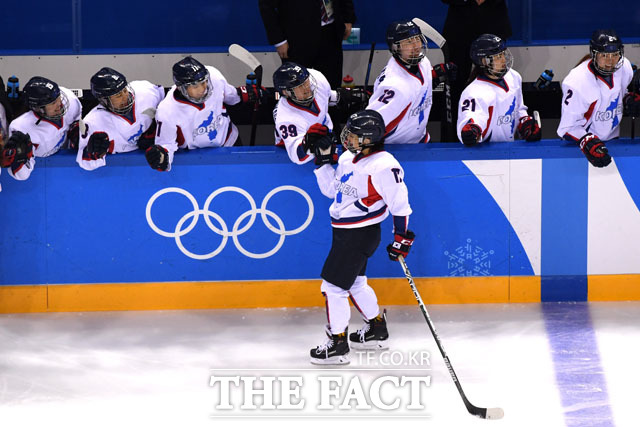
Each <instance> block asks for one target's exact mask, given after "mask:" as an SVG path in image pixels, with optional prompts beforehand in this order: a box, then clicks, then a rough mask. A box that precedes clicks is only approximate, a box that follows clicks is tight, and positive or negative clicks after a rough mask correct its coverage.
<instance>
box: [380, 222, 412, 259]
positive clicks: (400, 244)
mask: <svg viewBox="0 0 640 427" xmlns="http://www.w3.org/2000/svg"><path fill="white" fill-rule="evenodd" d="M415 238H416V235H415V234H414V233H413V231H409V230H407V232H406V233H405V234H400V233H396V234H394V235H393V243H391V244H390V245H388V246H387V253H388V254H389V259H390V260H391V261H397V260H398V256H399V255H402V257H403V258H406V257H407V255H409V250H410V249H411V245H413V241H414V240H415Z"/></svg>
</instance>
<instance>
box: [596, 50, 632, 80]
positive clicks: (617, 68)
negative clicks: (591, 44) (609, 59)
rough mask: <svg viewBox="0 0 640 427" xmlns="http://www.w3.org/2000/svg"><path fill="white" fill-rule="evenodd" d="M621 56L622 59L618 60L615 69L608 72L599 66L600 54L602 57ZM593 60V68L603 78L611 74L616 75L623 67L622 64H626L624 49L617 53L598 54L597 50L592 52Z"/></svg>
mask: <svg viewBox="0 0 640 427" xmlns="http://www.w3.org/2000/svg"><path fill="white" fill-rule="evenodd" d="M615 53H617V54H619V55H620V59H619V60H618V63H617V64H616V65H615V66H614V67H613V69H611V70H607V69H605V68H602V67H600V66H599V65H598V60H597V57H598V54H600V55H613V54H615ZM591 59H592V60H593V67H594V68H595V69H596V70H597V71H598V72H599V73H600V74H602V75H603V76H610V75H611V74H613V73H615V72H616V71H618V70H619V69H620V68H621V67H622V64H623V63H624V49H619V50H617V51H616V52H598V51H595V50H592V51H591Z"/></svg>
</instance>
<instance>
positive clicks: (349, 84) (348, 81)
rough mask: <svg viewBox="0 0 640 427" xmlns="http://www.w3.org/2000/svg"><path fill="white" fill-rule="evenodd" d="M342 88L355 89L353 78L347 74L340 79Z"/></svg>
mask: <svg viewBox="0 0 640 427" xmlns="http://www.w3.org/2000/svg"><path fill="white" fill-rule="evenodd" d="M342 87H344V88H349V89H353V88H354V87H356V84H355V82H354V81H353V77H351V76H350V75H349V74H347V75H346V76H344V77H343V78H342Z"/></svg>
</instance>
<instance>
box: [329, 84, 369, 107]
mask: <svg viewBox="0 0 640 427" xmlns="http://www.w3.org/2000/svg"><path fill="white" fill-rule="evenodd" d="M336 93H337V94H338V101H337V103H336V104H337V106H338V107H339V108H341V109H343V110H345V111H347V112H351V111H353V112H356V111H360V110H362V109H363V108H364V107H366V104H367V99H368V96H367V93H366V92H365V91H364V89H362V88H359V87H355V88H353V89H350V88H343V87H339V88H337V89H336Z"/></svg>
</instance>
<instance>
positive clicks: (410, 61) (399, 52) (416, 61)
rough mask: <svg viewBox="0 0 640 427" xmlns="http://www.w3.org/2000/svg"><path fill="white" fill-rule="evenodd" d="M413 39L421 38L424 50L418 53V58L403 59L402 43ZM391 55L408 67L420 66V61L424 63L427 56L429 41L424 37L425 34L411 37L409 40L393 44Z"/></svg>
mask: <svg viewBox="0 0 640 427" xmlns="http://www.w3.org/2000/svg"><path fill="white" fill-rule="evenodd" d="M413 37H419V38H420V42H421V43H422V48H421V49H420V53H418V55H417V56H410V57H409V58H407V59H404V58H403V57H402V49H401V48H400V43H402V42H403V41H405V40H410V39H412V38H413ZM391 53H392V54H393V56H394V57H396V58H397V59H398V60H399V61H401V62H404V63H405V64H406V65H409V66H411V65H418V64H419V63H420V61H422V60H423V59H424V57H425V56H427V39H426V38H425V37H424V34H420V35H417V36H412V37H409V38H408V39H404V40H400V41H397V42H395V43H394V44H393V48H392V49H391Z"/></svg>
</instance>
